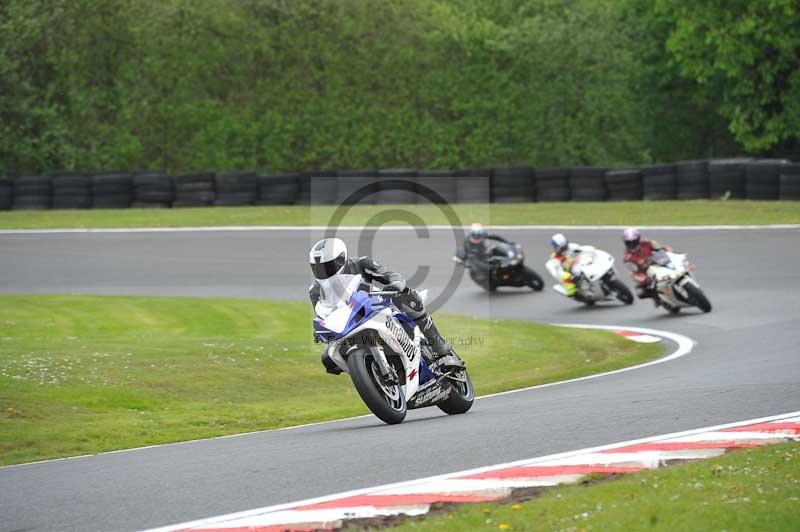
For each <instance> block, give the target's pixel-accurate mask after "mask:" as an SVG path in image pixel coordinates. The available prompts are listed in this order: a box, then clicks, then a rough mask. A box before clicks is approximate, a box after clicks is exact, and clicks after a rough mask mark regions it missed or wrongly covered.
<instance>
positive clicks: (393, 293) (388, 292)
mask: <svg viewBox="0 0 800 532" xmlns="http://www.w3.org/2000/svg"><path fill="white" fill-rule="evenodd" d="M399 293H400V291H399V290H375V291H374V292H370V293H369V295H371V296H396V295H397V294H399Z"/></svg>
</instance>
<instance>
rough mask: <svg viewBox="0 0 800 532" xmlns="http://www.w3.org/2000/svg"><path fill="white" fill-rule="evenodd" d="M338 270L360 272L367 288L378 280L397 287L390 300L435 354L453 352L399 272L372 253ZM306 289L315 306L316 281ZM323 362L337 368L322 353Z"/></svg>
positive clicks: (417, 295)
mask: <svg viewBox="0 0 800 532" xmlns="http://www.w3.org/2000/svg"><path fill="white" fill-rule="evenodd" d="M341 274H351V275H356V274H360V275H361V277H363V279H364V281H366V284H367V286H364V287H363V288H364V289H366V290H368V289H369V285H371V284H372V283H373V282H377V283H380V284H382V285H393V287H396V288H398V289H400V292H399V293H398V294H397V295H396V296H394V297H392V302H393V303H394V304H395V305H396V306H397V308H399V309H400V310H401V311H402V312H404V313H405V314H406V315H407V316H408V317H409V318H411V319H412V320H414V322H416V324H417V325H418V326H419V328H420V331H421V332H422V334H423V335H424V336H425V338H426V339H427V340H428V343H430V346H431V349H432V351H433V353H434V356H436V357H437V358H439V357H443V356H446V355H448V354H450V353H451V352H452V347H451V346H450V344H448V343H447V342H446V341H445V339H444V338H442V335H441V334H439V330H438V329H437V328H436V325H435V324H434V323H433V319H432V318H431V317H430V316H429V315H428V313H427V312H426V310H425V305H424V304H423V302H422V298H421V297H420V296H419V294H418V293H417V291H416V290H414V289H413V288H409V287H407V286H406V280H405V278H404V277H403V276H402V275H400V274H399V273H397V272H393V271H391V270H389V269H387V268H386V267H385V266H383V265H382V264H381V263H379V262H378V261H376V260H375V259H373V258H372V257H358V258H350V259H347V262H346V263H345V265H344V269H343V270H342V271H341ZM308 292H309V293H308V295H309V298H310V299H311V305H312V306H316V304H317V301H319V299H320V285H319V283H318V282H317V281H314V282H313V283H312V284H311V286H310V287H309V289H308ZM322 363H323V364H325V368H326V369H327V370H328V371H329V372H331V373H333V372H336V371H331V370H333V369H334V368H336V365H335V364H334V363H333V361H331V360H327V361H326V357H325V356H324V355H323V358H322ZM329 364H332V365H333V367H330V366H329ZM336 369H338V368H336Z"/></svg>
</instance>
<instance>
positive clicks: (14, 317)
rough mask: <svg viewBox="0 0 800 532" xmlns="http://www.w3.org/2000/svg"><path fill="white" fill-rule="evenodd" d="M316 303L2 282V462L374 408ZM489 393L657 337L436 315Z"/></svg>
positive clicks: (652, 350) (631, 360) (563, 373)
mask: <svg viewBox="0 0 800 532" xmlns="http://www.w3.org/2000/svg"><path fill="white" fill-rule="evenodd" d="M311 317H312V313H311V307H310V305H308V304H306V303H285V302H275V301H253V300H239V299H201V298H166V297H117V296H47V295H30V296H0V464H3V465H7V464H14V463H22V462H29V461H33V460H41V459H46V458H55V457H63V456H74V455H80V454H87V453H94V452H99V451H106V450H112V449H122V448H129V447H137V446H142V445H150V444H156V443H166V442H175V441H181V440H189V439H195V438H207V437H212V436H219V435H224V434H234V433H239V432H247V431H254V430H261V429H270V428H276V427H284V426H289V425H296V424H301V423H308V422H313V421H322V420H330V419H336V418H342V417H346V416H352V415H358V414H365V413H367V412H368V411H367V409H366V407H365V406H364V405H363V403H362V402H361V401H360V399H359V398H358V396H357V395H356V392H355V390H354V389H353V386H352V384H351V382H350V380H349V378H348V377H347V375H339V376H331V375H327V374H326V373H325V372H324V371H323V369H322V366H321V364H320V361H319V353H320V351H321V349H320V346H317V345H315V344H314V343H313V341H312V339H311V327H310V320H311ZM437 319H438V322H439V324H440V325H439V328H440V329H441V330H442V331H444V332H445V333H446V335H447V336H448V338H454V339H455V347H456V349H457V350H458V351H459V353H461V354H462V355H463V356H464V358H465V359H466V360H467V362H468V364H469V367H470V372H471V374H472V376H473V381H474V382H475V387H476V391H477V393H478V394H486V393H491V392H496V391H501V390H509V389H512V388H517V387H521V386H527V385H533V384H539V383H544V382H551V381H555V380H561V379H566V378H571V377H577V376H582V375H587V374H591V373H597V372H601V371H607V370H612V369H616V368H620V367H624V366H628V365H632V364H636V363H639V362H642V361H644V360H648V359H652V358H655V357H656V356H658V355H659V354H660V353H661V352H662V348H661V347H660V346H653V345H649V346H648V345H646V346H642V345H639V344H635V343H633V342H630V341H629V340H625V339H623V338H621V337H619V336H617V335H614V334H611V333H608V332H601V331H590V330H574V329H563V328H557V327H552V326H546V325H538V324H534V323H528V322H512V321H508V322H497V321H492V320H486V319H474V318H470V317H465V316H455V315H441V316H437Z"/></svg>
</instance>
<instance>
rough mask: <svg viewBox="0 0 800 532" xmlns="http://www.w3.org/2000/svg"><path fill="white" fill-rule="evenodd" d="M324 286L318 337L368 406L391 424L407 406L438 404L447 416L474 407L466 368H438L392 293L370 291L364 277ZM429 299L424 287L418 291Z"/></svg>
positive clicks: (344, 278) (343, 277) (316, 323)
mask: <svg viewBox="0 0 800 532" xmlns="http://www.w3.org/2000/svg"><path fill="white" fill-rule="evenodd" d="M333 281H334V282H333V284H331V283H328V284H323V285H321V287H320V288H321V290H320V296H321V297H320V300H319V302H317V305H316V307H315V308H314V310H315V314H316V317H315V318H314V339H315V341H317V342H323V343H325V344H326V346H325V349H326V351H327V355H328V357H330V359H331V360H332V361H333V362H334V363H336V365H337V366H339V368H341V369H342V371H345V372H347V373H349V374H350V378H351V379H352V381H353V385H354V386H355V387H356V390H357V391H358V394H359V395H360V396H361V399H362V400H363V401H364V403H365V404H366V405H367V407H369V409H370V410H371V411H372V413H374V414H375V415H376V416H378V417H379V418H380V419H381V420H383V421H384V422H386V423H389V424H395V423H401V422H402V421H403V420H404V419H405V417H406V412H407V411H408V410H409V409H415V408H424V407H428V406H437V407H439V408H440V409H441V410H442V411H443V412H445V413H447V414H463V413H464V412H467V411H468V410H469V409H470V408H471V407H472V402H473V399H474V392H473V388H472V381H471V380H470V377H469V374H468V373H467V370H466V369H463V368H462V369H452V368H448V369H445V368H440V367H438V365H437V364H436V362H435V358H434V357H433V356H432V354H431V351H430V347H429V346H428V345H427V341H426V340H425V339H424V336H423V335H422V332H421V331H420V329H419V327H418V326H417V324H416V323H414V321H413V320H412V319H411V318H409V317H408V316H406V315H405V314H404V313H402V312H400V311H399V310H398V309H397V307H395V306H394V305H393V304H392V302H391V299H390V296H392V295H396V292H393V291H371V292H368V291H367V290H365V289H364V288H367V289H369V285H368V284H366V283H365V282H364V280H363V279H362V277H361V276H360V275H337V276H336V277H335V279H334V280H333ZM420 295H421V296H422V298H423V299H424V298H425V291H422V292H421V293H420Z"/></svg>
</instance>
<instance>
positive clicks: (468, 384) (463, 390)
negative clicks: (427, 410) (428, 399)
mask: <svg viewBox="0 0 800 532" xmlns="http://www.w3.org/2000/svg"><path fill="white" fill-rule="evenodd" d="M463 372H464V377H465V380H464V381H456V380H451V379H448V382H449V384H450V387H451V388H452V391H451V392H450V397H448V398H447V399H446V400H445V401H443V402H441V403H439V404H438V405H436V406H438V407H439V410H441V411H442V412H444V413H445V414H448V415H451V416H452V415H455V414H464V413H465V412H467V411H468V410H469V409H470V408H472V402H473V401H474V400H475V390H474V389H473V387H472V379H470V377H469V373H467V370H463Z"/></svg>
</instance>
